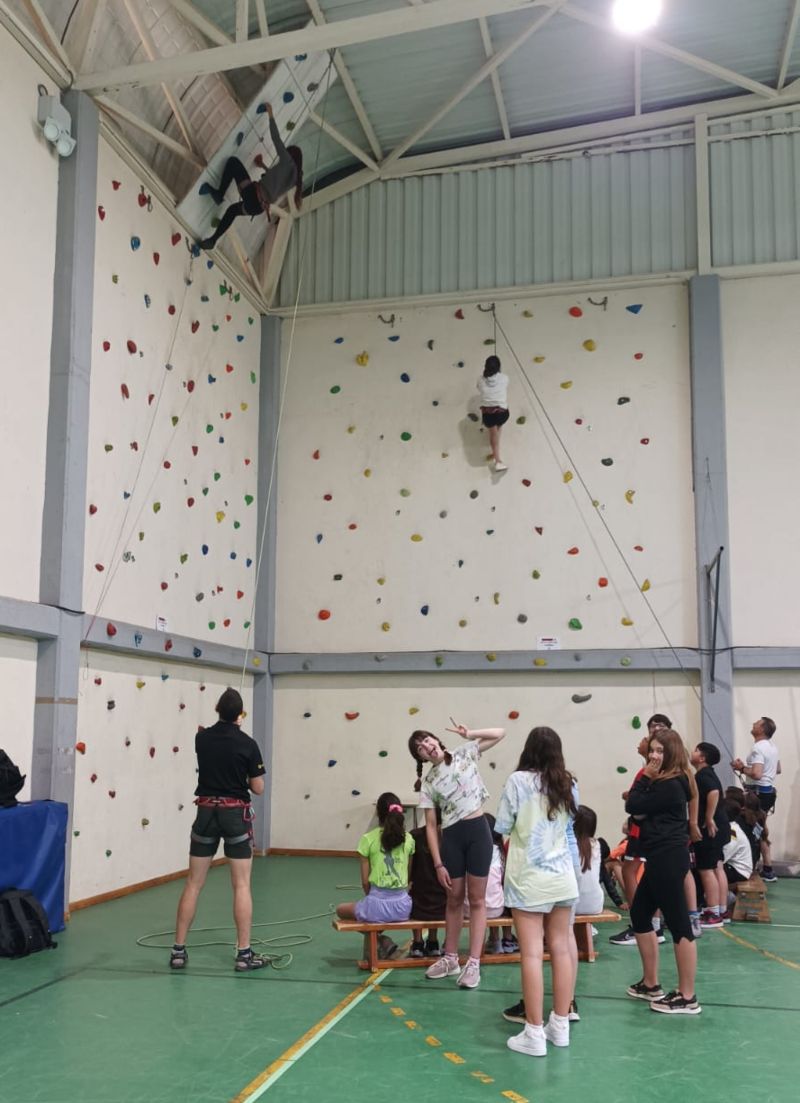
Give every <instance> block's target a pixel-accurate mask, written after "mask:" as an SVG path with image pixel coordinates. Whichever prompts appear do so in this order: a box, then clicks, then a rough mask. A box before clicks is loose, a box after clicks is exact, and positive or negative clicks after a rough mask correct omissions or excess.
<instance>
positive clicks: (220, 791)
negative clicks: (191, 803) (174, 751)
mask: <svg viewBox="0 0 800 1103" xmlns="http://www.w3.org/2000/svg"><path fill="white" fill-rule="evenodd" d="M194 749H195V753H196V755H197V767H198V774H199V777H198V781H197V788H196V789H195V791H194V793H195V796H197V797H235V798H236V799H237V800H249V799H250V787H249V786H248V784H247V781H248V778H251V777H261V776H262V774H265V773H266V772H267V771H266V770H265V769H264V763H263V762H262V760H261V750H260V748H259V746H258V744H257V743H256V741H255V739H251V737H250V736H249V735H245V733H244V732H243V731H242V730H241V728H239V726H238V725H237V724H230V723H228V722H227V721H225V720H218V721H217V723H216V724H214V725H213V726H212V727H210V728H204V729H203V730H202V731H199V732H198V733H197V735H196V736H195V739H194Z"/></svg>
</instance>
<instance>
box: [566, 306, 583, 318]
mask: <svg viewBox="0 0 800 1103" xmlns="http://www.w3.org/2000/svg"><path fill="white" fill-rule="evenodd" d="M569 315H570V317H571V318H582V317H583V311H582V310H581V308H580V307H579V306H571V307H570V308H569Z"/></svg>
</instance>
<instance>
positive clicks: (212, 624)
mask: <svg viewBox="0 0 800 1103" xmlns="http://www.w3.org/2000/svg"><path fill="white" fill-rule="evenodd" d="M208 627H209V628H210V629H211V631H212V632H213V631H214V629H215V628H216V627H217V622H216V621H215V620H210V621H209V622H208Z"/></svg>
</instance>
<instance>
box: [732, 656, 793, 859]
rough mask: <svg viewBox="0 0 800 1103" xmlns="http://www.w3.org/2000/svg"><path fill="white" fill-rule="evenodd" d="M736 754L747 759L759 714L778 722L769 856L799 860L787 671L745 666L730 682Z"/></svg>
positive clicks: (790, 674) (790, 692)
mask: <svg viewBox="0 0 800 1103" xmlns="http://www.w3.org/2000/svg"><path fill="white" fill-rule="evenodd" d="M734 707H735V710H736V729H735V731H736V734H735V739H734V749H735V753H736V755H738V757H740V758H742V759H746V758H747V755H748V754H749V753H750V751H751V750H752V749H753V739H752V736H751V735H750V729H751V728H752V726H753V721H754V720H757V719H758V718H759V717H760V716H769V717H771V719H773V720H774V721H775V723H776V725H777V730H776V732H775V735H774V736H773V739H774V742H775V745H776V746H777V748H778V751H779V754H780V761H781V773H780V776H779V777H778V779H777V782H776V789H777V790H778V801H777V804H776V806H775V813H774V815H772V816H770V820H769V835H770V842H771V845H772V857H773V859H774V860H776V861H793V862H797V863H800V800H799V799H798V797H799V796H800V725H798V716H800V688H798V685H797V674H796V672H795V671H792V670H764V671H752V670H750V671H747V672H746V673H740V674H737V675H736V678H735V682H734Z"/></svg>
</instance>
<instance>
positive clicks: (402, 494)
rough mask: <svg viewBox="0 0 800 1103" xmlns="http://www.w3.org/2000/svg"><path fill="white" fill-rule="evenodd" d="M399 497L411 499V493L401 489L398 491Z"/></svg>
mask: <svg viewBox="0 0 800 1103" xmlns="http://www.w3.org/2000/svg"><path fill="white" fill-rule="evenodd" d="M400 497H401V498H409V497H411V491H410V490H407V489H406V488H405V487H403V488H402V490H401V491H400Z"/></svg>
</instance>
